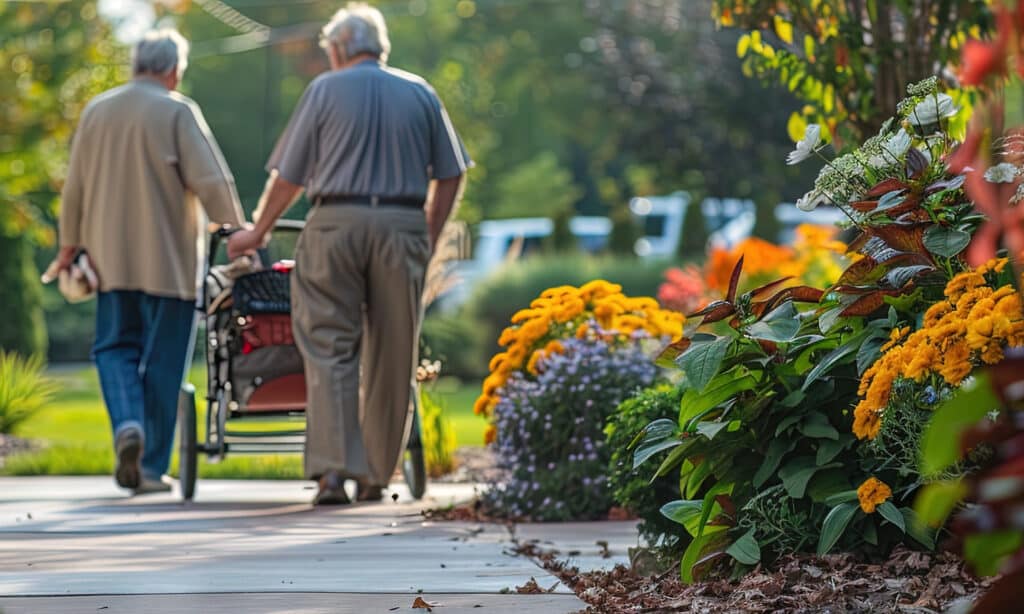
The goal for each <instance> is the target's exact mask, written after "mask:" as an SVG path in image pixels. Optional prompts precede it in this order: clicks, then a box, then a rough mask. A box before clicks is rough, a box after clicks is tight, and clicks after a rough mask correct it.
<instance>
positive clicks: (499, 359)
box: [487, 352, 508, 371]
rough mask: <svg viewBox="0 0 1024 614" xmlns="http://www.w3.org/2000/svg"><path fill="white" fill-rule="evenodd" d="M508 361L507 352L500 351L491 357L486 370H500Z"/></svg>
mask: <svg viewBox="0 0 1024 614" xmlns="http://www.w3.org/2000/svg"><path fill="white" fill-rule="evenodd" d="M506 361H508V354H506V353H505V352H500V353H498V354H495V355H494V356H492V357H491V362H490V364H488V365H487V370H488V371H500V370H501V367H502V365H503V364H504V363H505V362H506Z"/></svg>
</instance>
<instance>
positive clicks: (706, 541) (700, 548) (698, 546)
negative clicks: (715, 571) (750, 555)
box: [679, 527, 726, 584]
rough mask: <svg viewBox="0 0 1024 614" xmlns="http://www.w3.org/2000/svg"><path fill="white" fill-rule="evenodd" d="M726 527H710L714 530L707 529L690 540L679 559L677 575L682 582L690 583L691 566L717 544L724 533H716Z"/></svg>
mask: <svg viewBox="0 0 1024 614" xmlns="http://www.w3.org/2000/svg"><path fill="white" fill-rule="evenodd" d="M725 528H726V527H710V529H715V530H714V531H712V530H710V529H709V530H708V532H707V533H705V534H704V535H702V536H700V537H696V538H694V539H693V541H691V542H690V545H689V546H687V547H686V552H684V553H683V558H682V560H681V561H679V577H680V578H681V579H682V581H683V582H686V583H687V584H692V583H693V580H694V577H693V567H694V565H695V564H696V563H697V561H699V560H700V559H701V557H703V555H704V553H705V552H706V551H708V550H710V549H711V548H713V547H714V546H715V545H716V544H718V543H719V542H720V541H721V540H722V538H723V537H724V535H716V533H719V532H721V531H724V530H725Z"/></svg>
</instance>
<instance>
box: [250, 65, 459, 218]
mask: <svg viewBox="0 0 1024 614" xmlns="http://www.w3.org/2000/svg"><path fill="white" fill-rule="evenodd" d="M469 165H470V160H469V156H468V154H467V153H466V148H465V147H464V146H463V144H462V141H461V140H460V139H459V136H458V135H457V134H456V133H455V128H454V127H452V123H451V120H450V119H449V118H448V113H447V112H445V110H444V106H443V105H442V104H441V101H440V99H438V97H437V94H436V93H435V92H434V89H433V88H432V87H430V85H429V84H428V83H427V82H426V81H424V80H423V79H422V78H420V77H418V76H416V75H413V74H411V73H407V72H403V71H400V70H395V69H393V68H388V67H387V66H384V65H382V64H381V63H380V62H378V61H377V60H366V61H364V62H360V63H358V64H356V65H355V66H352V67H350V68H348V69H346V70H341V71H331V72H328V73H324V74H322V75H320V76H319V77H317V78H316V79H314V80H313V82H312V83H310V84H309V87H307V88H306V91H305V92H304V93H303V95H302V98H301V99H300V100H299V104H298V106H297V107H296V108H295V112H294V113H292V117H291V120H290V121H289V122H288V127H287V128H285V131H284V134H282V135H281V138H280V140H278V142H277V146H276V147H275V148H274V151H273V153H272V154H271V155H270V160H269V161H268V162H267V171H268V172H270V171H271V170H273V169H277V171H278V173H280V175H281V177H283V178H284V179H286V180H288V181H290V182H291V183H294V184H296V185H302V186H305V188H306V194H307V196H308V197H309V198H310V200H313V199H315V198H316V197H318V196H330V195H341V194H349V195H369V196H383V197H386V196H401V197H425V196H426V194H427V185H428V184H429V182H430V180H431V179H447V178H451V177H456V176H458V175H461V174H462V173H464V172H465V171H466V168H467V167H468V166H469Z"/></svg>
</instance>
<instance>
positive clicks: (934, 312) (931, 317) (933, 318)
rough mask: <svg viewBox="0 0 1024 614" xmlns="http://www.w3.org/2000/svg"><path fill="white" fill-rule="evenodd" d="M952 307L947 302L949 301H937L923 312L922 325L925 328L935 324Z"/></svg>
mask: <svg viewBox="0 0 1024 614" xmlns="http://www.w3.org/2000/svg"><path fill="white" fill-rule="evenodd" d="M952 309H953V306H952V305H950V304H949V301H939V302H938V303H935V304H934V305H932V306H931V307H929V308H928V311H925V312H924V326H925V328H928V327H932V326H935V325H936V324H938V323H939V320H941V319H942V317H943V316H944V315H946V314H947V313H949V312H950V311H951V310H952Z"/></svg>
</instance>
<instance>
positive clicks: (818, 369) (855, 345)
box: [800, 329, 868, 391]
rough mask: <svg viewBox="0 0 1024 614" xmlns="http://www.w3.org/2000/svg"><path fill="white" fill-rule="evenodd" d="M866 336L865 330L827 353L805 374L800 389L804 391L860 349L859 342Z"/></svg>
mask: <svg viewBox="0 0 1024 614" xmlns="http://www.w3.org/2000/svg"><path fill="white" fill-rule="evenodd" d="M867 335H868V331H867V330H866V329H865V330H863V331H861V332H860V333H858V334H857V335H856V336H854V337H853V338H851V339H849V340H847V341H846V342H844V343H843V344H842V345H840V346H839V347H837V348H836V349H834V350H832V351H831V352H829V353H828V355H827V356H825V357H824V358H822V359H821V362H819V363H818V364H817V365H816V366H815V367H814V368H813V369H811V372H810V373H808V374H807V377H806V378H805V379H804V385H803V386H801V388H800V389H801V390H804V391H806V390H807V388H808V387H810V385H811V384H813V383H814V381H815V380H817V379H818V378H819V377H821V376H822V375H824V374H826V373H828V371H829V370H830V369H831V368H832V367H834V366H836V365H837V364H838V363H839V362H841V361H842V360H844V359H845V358H847V357H848V356H850V355H851V354H853V353H854V352H856V351H857V350H858V349H860V344H861V341H862V340H863V339H864V338H865V337H867Z"/></svg>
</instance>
